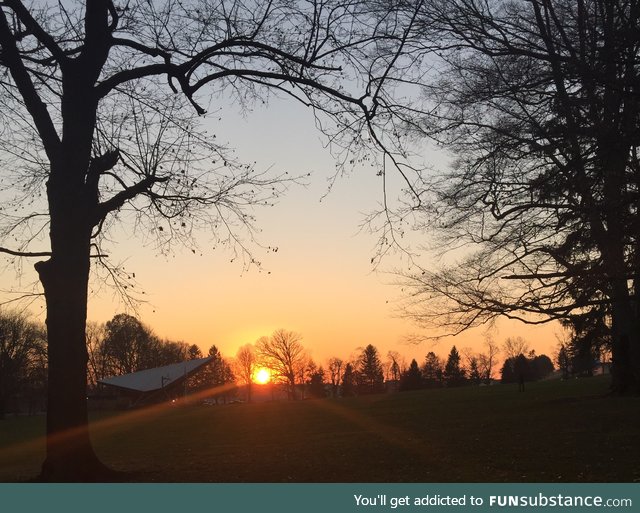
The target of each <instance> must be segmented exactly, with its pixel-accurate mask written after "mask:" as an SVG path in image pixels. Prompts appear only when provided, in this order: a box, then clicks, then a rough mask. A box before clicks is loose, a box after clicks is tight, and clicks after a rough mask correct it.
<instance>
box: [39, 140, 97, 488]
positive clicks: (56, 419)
mask: <svg viewBox="0 0 640 513" xmlns="http://www.w3.org/2000/svg"><path fill="white" fill-rule="evenodd" d="M75 158H77V153H76V154H75ZM75 158H74V157H71V158H69V159H61V160H62V162H61V163H55V164H53V165H52V168H51V175H50V179H49V182H48V184H47V194H48V199H49V210H50V216H51V226H50V239H51V250H52V255H51V258H50V259H49V260H47V261H42V262H38V263H37V264H36V266H35V267H36V270H37V271H38V274H39V277H40V281H41V282H42V285H43V288H44V295H45V300H46V305H47V319H46V325H47V337H48V359H49V382H48V396H47V398H48V404H47V444H46V450H47V455H46V460H45V462H44V463H43V465H42V474H41V479H42V480H45V481H72V482H77V481H102V480H109V476H108V472H107V469H106V467H105V466H104V465H103V464H102V463H101V462H100V461H99V460H98V458H97V456H96V454H95V452H94V450H93V447H92V445H91V440H90V437H89V426H88V411H87V397H86V393H87V361H88V354H87V348H86V338H85V329H86V320H87V289H88V281H89V268H90V249H91V246H90V244H91V222H90V221H89V219H90V216H89V215H88V214H89V208H88V203H89V202H88V201H87V194H86V191H85V190H84V188H83V184H82V183H78V182H79V180H69V177H71V176H80V177H81V176H83V173H82V172H80V170H79V169H76V170H75V171H76V172H75V173H74V172H73V171H74V170H73V169H69V168H65V167H66V166H67V165H71V164H72V161H73V160H75ZM87 163H88V160H87ZM72 167H73V166H72Z"/></svg>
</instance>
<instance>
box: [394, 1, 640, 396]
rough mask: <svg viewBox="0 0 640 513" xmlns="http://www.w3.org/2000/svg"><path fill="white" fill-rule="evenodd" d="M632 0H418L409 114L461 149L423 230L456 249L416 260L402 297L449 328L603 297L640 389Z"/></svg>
mask: <svg viewBox="0 0 640 513" xmlns="http://www.w3.org/2000/svg"><path fill="white" fill-rule="evenodd" d="M639 12H640V11H639V9H638V5H637V3H636V2H635V1H631V2H628V1H623V0H620V1H618V0H595V1H590V2H585V1H582V0H581V1H577V2H576V1H573V0H534V1H530V2H525V1H522V2H519V1H516V2H503V1H499V0H488V1H476V0H469V1H467V0H460V1H458V0H453V1H435V2H428V3H425V4H423V8H422V9H421V11H420V16H419V18H420V24H421V27H422V30H421V33H422V35H423V38H422V46H421V49H422V52H423V53H424V55H429V56H430V57H431V59H432V63H433V66H434V67H435V68H436V69H438V70H439V72H440V73H439V74H438V75H431V76H429V75H428V74H427V75H425V76H426V77H427V78H426V79H425V80H424V81H423V82H422V85H423V86H424V87H423V92H424V96H423V97H424V98H425V99H426V100H427V102H426V103H425V104H424V105H422V106H419V105H414V112H415V111H421V113H420V114H419V115H411V113H407V123H406V127H407V130H409V131H414V132H416V133H420V134H423V135H427V136H429V137H431V138H432V139H434V140H435V141H437V143H438V144H442V145H445V146H446V147H448V148H449V149H450V150H451V151H452V152H453V154H454V156H455V161H454V163H453V167H452V169H451V171H450V172H445V173H443V174H442V176H441V179H440V180H439V181H438V182H437V183H434V184H433V187H432V188H431V189H430V190H426V189H425V191H424V193H423V197H424V198H427V197H430V199H431V201H430V202H427V201H425V202H424V203H423V205H422V208H423V212H424V213H425V214H426V216H425V217H424V218H423V222H424V223H425V225H424V226H423V228H425V229H427V228H428V229H433V228H436V229H438V230H439V233H440V235H441V239H440V240H439V241H438V242H439V244H438V245H439V246H440V247H443V246H444V247H448V248H461V247H464V246H465V245H466V248H467V251H466V252H465V253H462V252H460V251H458V252H457V253H456V256H455V257H454V256H451V257H450V258H449V259H448V260H447V265H444V266H442V267H440V268H434V267H429V268H426V269H422V270H420V271H418V272H417V273H415V274H412V275H411V277H410V278H409V280H408V282H409V283H408V284H407V285H408V286H409V287H411V288H412V295H411V299H410V300H409V303H410V304H409V305H408V308H409V309H410V310H413V312H414V314H415V316H416V318H418V319H419V320H421V321H423V322H424V323H425V324H427V323H429V322H431V321H435V322H439V323H440V324H441V325H443V326H444V327H445V328H446V329H447V331H448V332H459V331H460V330H463V329H467V328H468V327H471V326H477V325H480V324H482V323H486V322H491V321H492V320H494V319H495V318H496V317H498V316H507V317H510V318H515V319H520V320H522V321H524V322H529V323H541V322H548V321H549V320H553V319H567V318H569V317H570V316H572V315H575V314H582V313H585V312H588V311H590V310H591V309H593V308H599V307H601V306H603V305H604V306H606V308H605V310H607V311H608V312H610V313H609V315H610V322H611V329H612V337H611V340H612V353H613V365H614V374H613V386H614V389H615V390H616V391H617V392H619V393H625V392H637V391H638V390H640V329H638V326H639V325H640V320H639V318H638V314H637V312H638V311H639V309H638V307H637V306H638V305H637V291H638V288H639V287H640V285H639V284H640V280H639V279H638V277H639V276H640V272H639V270H640V265H639V262H640V251H639V247H640V246H639V243H640V236H639V234H640V232H639V230H638V227H639V226H640V223H639V222H638V201H637V195H638V188H639V184H640V179H639V177H640V175H639V170H640V165H639V160H638V137H637V126H638V120H639V116H640V99H639V98H640V96H639V95H638V84H640V82H639V81H638V76H639V74H640V63H639V61H638V57H637V56H638V45H639V44H640V34H639V33H638V31H637V30H636V28H637V26H638V21H639Z"/></svg>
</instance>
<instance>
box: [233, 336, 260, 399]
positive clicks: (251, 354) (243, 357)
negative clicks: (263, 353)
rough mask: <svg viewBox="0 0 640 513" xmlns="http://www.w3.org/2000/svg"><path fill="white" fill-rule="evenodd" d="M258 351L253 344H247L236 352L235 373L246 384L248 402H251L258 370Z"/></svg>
mask: <svg viewBox="0 0 640 513" xmlns="http://www.w3.org/2000/svg"><path fill="white" fill-rule="evenodd" d="M256 364H257V361H256V351H255V348H254V347H253V345H251V344H245V345H244V346H241V347H240V348H239V349H238V351H237V352H236V359H235V367H236V372H235V374H236V375H237V376H238V378H239V379H240V382H241V383H242V384H244V385H245V387H246V390H247V402H251V390H252V387H253V378H254V374H255V372H256Z"/></svg>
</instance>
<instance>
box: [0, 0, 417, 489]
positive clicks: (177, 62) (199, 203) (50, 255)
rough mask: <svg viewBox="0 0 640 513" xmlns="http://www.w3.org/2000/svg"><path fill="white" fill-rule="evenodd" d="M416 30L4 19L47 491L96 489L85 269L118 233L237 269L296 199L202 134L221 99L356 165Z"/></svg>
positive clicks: (151, 17) (283, 6)
mask: <svg viewBox="0 0 640 513" xmlns="http://www.w3.org/2000/svg"><path fill="white" fill-rule="evenodd" d="M412 22H413V16H412V15H409V16H407V15H406V13H404V12H402V11H399V10H397V9H396V10H389V9H388V6H386V5H384V6H383V5H381V4H377V3H371V4H370V3H367V2H359V1H358V2H356V1H354V2H351V1H346V2H337V1H333V0H329V1H311V2H306V3H301V2H288V1H284V0H274V1H271V2H258V1H251V0H247V1H236V2H227V1H225V0H219V1H216V0H189V1H184V2H180V1H175V0H165V1H160V2H150V1H143V0H132V1H128V2H120V1H116V0H92V1H89V2H83V1H74V2H65V3H62V2H59V3H53V4H49V3H33V4H28V3H25V2H22V1H21V0H7V1H4V2H2V4H1V5H0V45H1V47H2V53H1V54H0V86H1V88H0V103H1V104H2V109H0V123H1V124H0V133H1V135H2V138H1V150H2V153H1V158H2V160H3V169H4V171H3V173H9V172H10V173H11V175H10V176H6V177H5V181H4V182H3V183H4V184H5V185H6V187H7V188H8V189H9V194H7V196H6V197H7V198H8V200H7V202H6V203H5V205H4V210H3V214H4V216H3V225H2V234H4V236H5V237H4V241H5V244H8V241H11V242H14V241H17V246H14V247H9V246H6V247H3V248H2V249H1V251H3V252H4V253H7V254H10V255H16V256H20V257H35V258H42V259H43V260H41V261H38V263H36V265H35V267H36V270H37V272H38V275H39V279H40V282H41V284H42V287H43V289H44V296H45V300H46V307H47V320H46V324H47V331H48V342H49V396H48V416H47V435H48V436H47V453H46V454H47V455H46V460H45V462H44V464H43V468H42V478H43V479H55V480H87V479H105V475H106V474H105V473H104V472H105V471H106V469H104V467H103V466H102V465H101V464H100V462H99V461H98V459H97V458H96V456H95V454H94V451H93V449H92V447H91V443H90V440H89V434H88V429H87V408H86V393H85V386H86V383H85V381H86V360H87V356H86V347H85V323H86V310H87V286H88V282H89V276H90V270H91V268H92V266H91V265H90V262H91V257H94V258H95V260H94V262H96V263H102V264H105V265H109V262H108V260H107V258H106V256H105V254H104V252H103V249H102V248H103V246H104V244H105V241H108V240H109V239H108V238H109V235H110V234H112V233H113V232H112V231H111V229H112V227H113V226H114V225H116V224H117V223H116V222H117V221H123V222H126V223H129V225H131V226H134V227H137V228H139V229H142V230H143V231H144V232H145V233H146V234H151V235H153V236H155V237H157V240H158V243H159V245H160V247H161V248H167V247H171V246H172V245H173V244H176V243H184V242H191V235H192V234H193V233H194V231H196V230H198V229H200V228H210V229H212V231H213V235H214V237H216V238H218V239H220V240H223V241H225V240H228V241H231V242H235V243H239V244H240V246H239V248H240V249H239V250H240V251H243V246H242V240H243V239H242V238H241V237H240V236H239V235H238V231H237V230H242V229H243V228H244V229H247V230H249V232H250V230H251V226H252V221H253V217H252V216H253V214H252V207H253V206H255V205H260V204H265V203H267V204H268V203H270V202H271V201H272V200H273V199H274V197H276V196H277V195H278V194H279V193H280V192H282V190H283V189H284V188H285V187H286V185H287V184H288V183H289V182H290V181H291V178H289V177H286V176H283V175H270V174H265V173H262V172H259V171H256V169H254V167H253V166H252V165H245V164H243V163H241V162H239V161H237V160H236V159H234V158H233V157H232V155H231V154H230V153H229V152H228V151H227V150H226V148H224V147H223V146H221V145H219V144H218V143H217V142H216V137H215V134H209V133H206V132H205V131H204V129H202V128H201V125H200V123H199V118H198V116H200V115H203V114H205V113H206V110H207V108H208V107H209V104H210V103H215V100H216V99H217V98H218V97H219V95H222V94H224V95H231V96H233V97H234V98H235V99H236V100H237V101H238V102H240V103H241V104H242V105H246V106H250V105H251V104H252V103H253V102H256V101H264V100H266V99H267V98H268V96H269V94H270V92H276V93H278V94H281V95H284V96H291V97H293V98H294V99H296V100H298V101H300V102H302V103H304V104H305V105H307V106H309V107H310V108H312V109H314V111H315V114H316V119H317V122H318V125H319V126H320V127H321V128H322V129H323V130H325V131H326V133H327V134H328V135H329V136H330V140H331V141H332V143H333V144H334V145H336V147H337V148H338V149H339V150H344V151H345V152H347V153H348V149H349V148H353V149H354V151H355V152H356V153H357V151H359V150H358V148H359V147H360V148H362V146H358V145H359V144H361V143H363V140H365V139H366V138H368V137H369V135H368V134H369V133H370V128H371V126H372V125H371V124H372V123H373V122H374V119H381V120H382V121H383V122H388V119H389V118H388V117H387V118H385V116H380V114H381V113H382V112H383V111H384V110H387V109H388V108H389V107H390V106H391V103H390V102H389V101H388V89H387V86H388V85H389V83H390V82H391V80H390V79H391V77H392V75H393V73H392V70H393V69H394V67H397V64H398V63H399V62H400V61H399V60H398V56H399V55H400V53H401V52H402V49H403V47H404V44H405V41H406V34H407V27H408V26H410V24H411V23H412ZM376 114H378V116H377V117H376ZM385 119H386V120H387V121H385ZM330 127H333V128H332V129H330ZM363 144H364V143H363ZM347 153H345V154H343V156H344V155H346V154H347ZM6 170H10V171H6ZM7 184H8V185H7ZM45 244H46V245H47V246H48V248H47V249H44V250H43V249H42V245H45ZM93 267H94V268H95V266H93ZM108 269H109V272H110V273H111V276H116V277H119V278H123V279H125V281H126V279H127V278H129V277H130V276H127V275H118V271H117V269H116V268H114V267H112V266H110V267H108ZM118 283H119V284H120V285H121V286H122V287H123V288H124V287H125V286H127V284H126V283H123V282H122V281H118Z"/></svg>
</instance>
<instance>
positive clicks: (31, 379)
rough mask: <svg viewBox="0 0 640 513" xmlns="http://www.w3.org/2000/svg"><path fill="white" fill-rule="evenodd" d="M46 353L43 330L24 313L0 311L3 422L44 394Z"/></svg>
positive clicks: (0, 378)
mask: <svg viewBox="0 0 640 513" xmlns="http://www.w3.org/2000/svg"><path fill="white" fill-rule="evenodd" d="M44 354H46V339H45V337H44V331H43V329H42V328H41V327H40V326H38V325H37V324H36V323H34V322H32V321H30V320H29V319H28V318H27V316H26V315H25V314H23V313H19V312H17V311H6V310H0V420H1V419H3V418H4V416H5V413H6V412H7V411H19V408H20V406H19V403H20V402H25V401H26V402H30V401H31V400H34V399H35V397H34V396H36V395H37V394H38V392H39V393H40V394H42V393H43V392H44V388H43V386H44V383H43V382H42V378H43V376H42V375H41V373H40V374H39V371H41V370H42V363H43V362H42V356H43V355H44ZM45 369H46V367H45Z"/></svg>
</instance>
